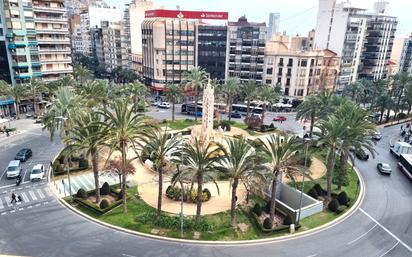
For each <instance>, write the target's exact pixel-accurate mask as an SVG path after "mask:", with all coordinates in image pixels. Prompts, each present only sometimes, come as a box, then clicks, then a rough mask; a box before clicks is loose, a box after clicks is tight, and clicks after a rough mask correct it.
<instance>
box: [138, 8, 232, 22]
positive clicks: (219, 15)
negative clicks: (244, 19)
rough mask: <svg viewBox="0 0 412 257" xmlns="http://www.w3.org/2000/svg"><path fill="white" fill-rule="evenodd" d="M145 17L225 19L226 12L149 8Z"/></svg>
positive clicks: (227, 15) (227, 16) (226, 16)
mask: <svg viewBox="0 0 412 257" xmlns="http://www.w3.org/2000/svg"><path fill="white" fill-rule="evenodd" d="M145 17H146V18H179V19H199V20H227V19H228V18H229V13H228V12H201V11H179V10H163V9H160V10H150V11H146V12H145Z"/></svg>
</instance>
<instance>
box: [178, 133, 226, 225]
mask: <svg viewBox="0 0 412 257" xmlns="http://www.w3.org/2000/svg"><path fill="white" fill-rule="evenodd" d="M218 155H219V152H218V150H217V148H216V147H215V146H214V145H213V144H212V143H211V142H205V141H202V140H200V139H198V138H194V139H193V141H191V142H188V143H187V144H185V146H184V147H183V151H182V159H183V165H184V166H185V167H186V168H187V170H185V171H184V172H183V173H184V174H183V176H186V177H188V176H192V177H193V178H194V180H195V181H196V182H197V207H196V224H199V223H200V215H201V212H202V192H203V183H204V182H205V180H211V181H213V182H215V178H214V175H215V174H216V168H215V164H216V161H217V160H218V158H219V157H217V156H218Z"/></svg>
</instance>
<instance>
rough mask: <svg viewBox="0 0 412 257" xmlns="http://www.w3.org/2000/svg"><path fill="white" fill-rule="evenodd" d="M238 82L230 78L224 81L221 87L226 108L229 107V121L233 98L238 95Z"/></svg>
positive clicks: (237, 79) (234, 78) (236, 79)
mask: <svg viewBox="0 0 412 257" xmlns="http://www.w3.org/2000/svg"><path fill="white" fill-rule="evenodd" d="M239 85H240V80H239V78H236V77H230V78H228V79H227V80H226V84H225V85H224V87H223V92H224V94H225V96H226V99H227V103H228V107H229V121H231V119H232V117H231V116H232V105H233V101H234V100H235V97H236V96H237V95H238V93H239V88H240V86H239Z"/></svg>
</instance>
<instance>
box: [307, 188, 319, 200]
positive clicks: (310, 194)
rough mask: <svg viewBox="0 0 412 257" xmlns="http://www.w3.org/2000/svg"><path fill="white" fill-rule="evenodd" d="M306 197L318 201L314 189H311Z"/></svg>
mask: <svg viewBox="0 0 412 257" xmlns="http://www.w3.org/2000/svg"><path fill="white" fill-rule="evenodd" d="M308 195H309V196H310V197H312V198H314V199H318V197H319V195H318V193H317V191H316V190H315V188H312V189H311V190H309V192H308Z"/></svg>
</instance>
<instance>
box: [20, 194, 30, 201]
mask: <svg viewBox="0 0 412 257" xmlns="http://www.w3.org/2000/svg"><path fill="white" fill-rule="evenodd" d="M21 197H23V201H25V202H26V203H27V202H29V201H30V200H29V198H28V197H27V195H26V192H23V193H21Z"/></svg>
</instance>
